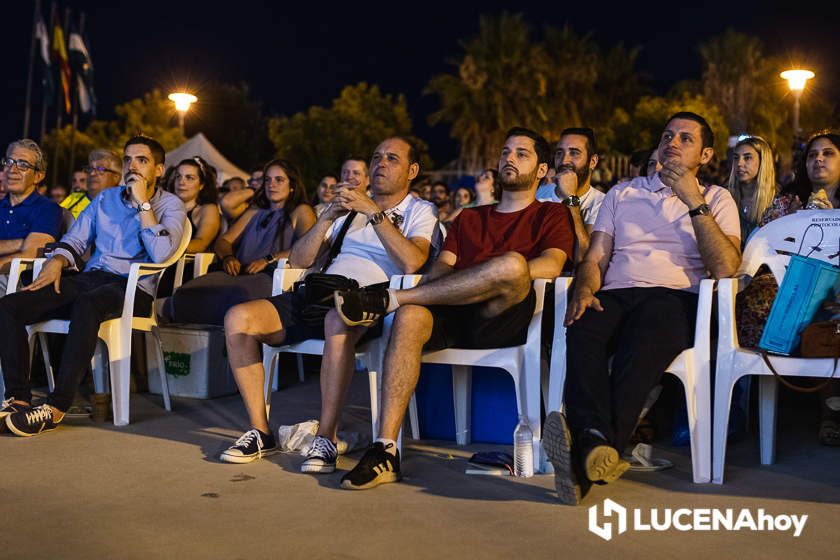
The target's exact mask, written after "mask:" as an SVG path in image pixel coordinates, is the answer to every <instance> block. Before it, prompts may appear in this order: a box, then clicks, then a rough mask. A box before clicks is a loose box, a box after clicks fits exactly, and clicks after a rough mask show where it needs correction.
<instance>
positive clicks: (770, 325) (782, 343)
mask: <svg viewBox="0 0 840 560" xmlns="http://www.w3.org/2000/svg"><path fill="white" fill-rule="evenodd" d="M811 227H817V228H820V232H822V228H821V227H820V226H819V224H811V225H809V226H808V228H809V229H810V228H811ZM806 233H807V230H806ZM805 237H807V235H803V236H802V239H803V241H804V239H805ZM818 247H819V245H817V246H816V247H813V248H812V249H811V251H810V252H809V253H808V255H810V254H811V253H813V252H814V250H816V249H817V248H818ZM800 252H801V244H800ZM808 255H805V256H803V255H791V257H790V263H788V267H787V272H785V277H784V279H783V280H782V285H781V286H779V292H778V294H776V299H775V300H774V301H773V307H772V308H771V309H770V316H769V317H768V318H767V323H766V325H765V326H764V333H763V334H762V335H761V340H760V341H759V343H758V347H759V348H761V349H762V350H767V351H769V352H774V353H776V354H790V353H791V352H792V351H793V349H794V348H798V347H799V339H800V336H801V334H802V330H803V329H804V328H805V327H806V326H808V324H809V323H810V322H811V321H812V320H813V318H814V315H816V313H817V310H818V309H819V307H820V305H821V304H822V302H823V301H824V300H825V299H826V298H828V297H833V296H834V295H835V294H836V293H837V289H838V287H840V268H837V267H836V266H834V265H832V264H829V263H827V262H824V261H821V260H817V259H812V258H809V257H808Z"/></svg>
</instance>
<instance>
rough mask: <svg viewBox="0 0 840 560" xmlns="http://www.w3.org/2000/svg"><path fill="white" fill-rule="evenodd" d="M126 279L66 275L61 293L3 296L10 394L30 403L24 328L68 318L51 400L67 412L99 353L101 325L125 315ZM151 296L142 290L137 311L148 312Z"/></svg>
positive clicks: (2, 352)
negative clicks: (89, 367)
mask: <svg viewBox="0 0 840 560" xmlns="http://www.w3.org/2000/svg"><path fill="white" fill-rule="evenodd" d="M126 283H127V279H126V278H123V277H122V276H119V275H116V274H112V273H110V272H105V271H103V270H93V271H90V272H82V273H80V274H74V275H67V276H62V278H61V284H60V287H59V289H60V292H59V293H56V292H55V290H54V289H53V287H52V286H47V287H45V288H42V289H40V290H38V291H37V292H16V293H14V294H10V295H8V296H6V297H4V298H2V299H0V332H2V333H3V338H4V340H3V342H2V344H0V365H2V368H3V375H4V378H5V383H6V398H13V399H17V400H20V401H26V402H31V401H32V389H31V385H30V372H29V365H30V364H29V342H28V340H27V335H26V326H27V325H31V324H33V323H39V322H41V321H46V320H48V319H69V320H70V330H69V332H68V334H67V339H66V340H65V343H64V352H63V353H62V355H61V364H60V365H59V368H58V374H57V375H56V379H55V390H54V391H53V392H52V394H50V395H49V397H48V399H47V402H48V403H49V404H50V405H52V406H54V407H56V408H57V409H59V410H62V411H66V410H67V409H68V408H70V405H72V404H73V397H74V396H75V395H76V390H77V389H78V388H79V384H80V383H81V382H82V379H83V378H84V376H85V372H86V371H87V368H88V366H89V365H90V360H91V359H92V358H93V354H94V352H95V351H96V342H97V335H98V333H99V325H100V324H101V323H102V322H103V321H107V320H108V319H115V318H116V317H119V316H120V315H121V314H122V308H123V302H124V300H125V288H126ZM152 303H153V301H152V296H150V295H149V294H147V293H146V292H144V291H142V290H140V289H138V290H137V292H136V295H135V298H134V312H135V314H138V315H140V314H143V315H148V314H149V311H150V310H151V309H152Z"/></svg>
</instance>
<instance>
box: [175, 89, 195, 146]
mask: <svg viewBox="0 0 840 560" xmlns="http://www.w3.org/2000/svg"><path fill="white" fill-rule="evenodd" d="M169 100H170V101H172V102H173V103H175V110H176V111H178V126H179V127H180V128H181V136H183V135H184V115H186V114H187V111H189V110H190V105H192V104H193V103H195V102H196V101H198V98H197V97H196V96H195V95H193V94H191V93H185V92H177V93H170V94H169Z"/></svg>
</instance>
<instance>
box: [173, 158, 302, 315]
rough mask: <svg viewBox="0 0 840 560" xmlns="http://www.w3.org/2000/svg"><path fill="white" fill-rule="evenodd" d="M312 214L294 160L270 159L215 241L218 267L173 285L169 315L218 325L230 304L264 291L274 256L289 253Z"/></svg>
mask: <svg viewBox="0 0 840 560" xmlns="http://www.w3.org/2000/svg"><path fill="white" fill-rule="evenodd" d="M315 219H316V218H315V212H314V211H313V209H312V207H311V206H309V204H308V203H307V196H306V190H305V189H304V186H303V180H302V178H301V174H300V171H299V170H298V168H297V166H295V165H294V164H292V163H291V162H288V161H286V160H282V159H275V160H273V161H270V162H269V163H268V164H266V166H265V170H264V173H263V185H262V187H261V188H260V189H259V190H258V191H257V192H256V193H255V194H254V204H253V205H252V207H251V208H249V209H248V210H246V211H245V213H244V214H242V216H240V217H239V219H237V220H236V222H234V224H233V225H232V226H231V227H230V229H228V230H227V231H226V232H225V233H223V234H222V235H221V236H220V237H219V239H218V240H217V241H216V246H215V251H216V256H217V258H218V259H219V262H220V263H221V270H220V271H216V272H211V273H209V274H206V275H204V276H200V277H199V278H196V279H194V280H192V281H190V282H187V283H186V284H184V285H183V286H182V287H181V288H180V289H178V290H177V291H176V292H175V295H174V297H173V298H172V307H171V309H170V313H169V314H170V316H171V318H172V319H173V320H174V321H175V322H177V323H199V324H210V325H223V324H224V317H225V313H226V312H227V310H228V309H230V308H231V307H233V306H234V305H237V304H239V303H243V302H245V301H250V300H252V299H260V298H267V297H269V296H270V295H271V285H272V274H273V272H274V268H275V267H276V263H277V261H278V260H279V259H282V258H286V257H287V256H288V254H289V249H290V248H291V246H292V244H293V243H294V242H295V240H297V239H299V238H300V237H301V236H302V235H303V234H305V233H306V232H307V231H309V228H311V227H312V225H313V224H314V223H315Z"/></svg>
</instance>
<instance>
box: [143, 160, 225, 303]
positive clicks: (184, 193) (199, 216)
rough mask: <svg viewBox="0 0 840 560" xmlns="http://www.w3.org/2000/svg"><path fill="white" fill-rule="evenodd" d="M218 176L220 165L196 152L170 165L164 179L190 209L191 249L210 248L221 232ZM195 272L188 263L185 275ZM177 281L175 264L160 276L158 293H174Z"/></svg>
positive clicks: (166, 295)
mask: <svg viewBox="0 0 840 560" xmlns="http://www.w3.org/2000/svg"><path fill="white" fill-rule="evenodd" d="M216 178H217V177H216V168H215V167H213V166H212V165H210V164H209V163H207V162H206V161H205V160H204V159H202V158H200V157H199V156H196V157H194V158H191V159H185V160H183V161H181V162H180V163H179V164H178V165H175V166H172V167H170V168H169V169H167V170H166V173H164V175H163V179H162V180H161V182H162V184H163V190H165V191H169V192H171V193H173V194H175V195H176V196H177V197H178V198H180V199H181V202H183V203H184V207H185V208H186V210H187V217H188V218H189V220H190V224H191V225H192V239H191V240H190V243H189V245H187V253H190V254H195V253H205V252H207V250H208V249H209V248H210V247H212V245H213V242H214V241H215V240H216V237H217V236H218V235H219V228H220V226H221V223H222V220H221V215H220V213H219V205H218V204H216V201H217V200H218V197H219V194H218V191H217V189H216ZM192 275H193V269H192V264H191V263H188V265H187V266H186V267H185V269H184V278H191V277H192ZM174 281H175V266H171V267H169V268H168V269H167V270H166V272H164V273H163V276H162V277H161V279H160V283H159V284H158V291H157V297H168V296H171V295H172V288H173V286H174Z"/></svg>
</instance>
